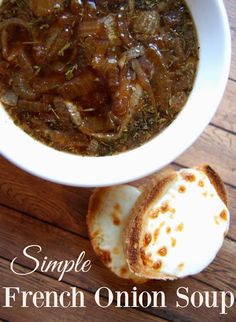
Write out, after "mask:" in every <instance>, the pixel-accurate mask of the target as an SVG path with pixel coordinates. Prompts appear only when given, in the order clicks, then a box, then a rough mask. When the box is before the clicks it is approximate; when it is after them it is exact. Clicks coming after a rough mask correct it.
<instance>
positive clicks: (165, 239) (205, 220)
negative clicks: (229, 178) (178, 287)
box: [124, 165, 230, 280]
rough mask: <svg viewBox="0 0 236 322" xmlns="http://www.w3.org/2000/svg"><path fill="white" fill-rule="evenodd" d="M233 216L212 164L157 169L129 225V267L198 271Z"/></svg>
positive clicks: (171, 274) (181, 273) (153, 274)
mask: <svg viewBox="0 0 236 322" xmlns="http://www.w3.org/2000/svg"><path fill="white" fill-rule="evenodd" d="M229 218H230V215H229V211H228V209H227V196H226V191H225V188H224V184H223V182H222V180H221V179H220V177H219V175H218V174H217V173H216V172H215V171H214V170H213V169H212V168H211V167H210V166H208V165H203V166H200V167H198V168H194V169H183V170H180V171H178V172H176V171H168V172H163V173H161V174H158V175H157V176H156V177H154V179H153V180H152V181H151V182H150V184H149V185H148V186H147V188H146V190H145V191H144V192H143V194H142V195H141V196H140V197H139V199H138V201H137V202H136V205H135V207H134V208H133V209H132V211H131V213H130V218H129V222H128V224H127V226H126V229H125V233H124V234H125V236H124V237H125V238H124V240H125V252H126V257H127V262H128V265H129V268H130V270H131V271H132V272H134V273H135V274H137V275H139V276H141V277H145V278H149V279H164V280H165V279H170V280H174V279H176V278H180V277H185V276H189V275H194V274H197V273H199V272H200V271H202V270H203V269H205V268H206V267H207V266H208V265H209V264H210V263H211V262H212V261H213V259H214V258H215V256H216V254H217V252H218V251H219V249H220V248H221V246H222V243H223V240H224V236H225V235H226V233H227V231H228V228H229Z"/></svg>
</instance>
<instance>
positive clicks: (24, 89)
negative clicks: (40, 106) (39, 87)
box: [12, 73, 39, 100]
mask: <svg viewBox="0 0 236 322" xmlns="http://www.w3.org/2000/svg"><path fill="white" fill-rule="evenodd" d="M12 81H13V83H12V87H13V89H14V91H15V93H16V94H17V95H18V96H19V97H20V98H23V99H26V100H36V99H37V98H38V97H39V95H38V93H36V91H35V90H34V89H32V87H31V86H30V84H29V83H28V82H27V81H26V79H25V78H24V76H23V75H21V74H20V73H18V74H15V75H14V76H13V78H12Z"/></svg>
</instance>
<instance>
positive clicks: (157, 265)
mask: <svg viewBox="0 0 236 322" xmlns="http://www.w3.org/2000/svg"><path fill="white" fill-rule="evenodd" d="M161 266H162V262H161V261H157V262H156V263H154V264H153V265H152V268H153V269H161Z"/></svg>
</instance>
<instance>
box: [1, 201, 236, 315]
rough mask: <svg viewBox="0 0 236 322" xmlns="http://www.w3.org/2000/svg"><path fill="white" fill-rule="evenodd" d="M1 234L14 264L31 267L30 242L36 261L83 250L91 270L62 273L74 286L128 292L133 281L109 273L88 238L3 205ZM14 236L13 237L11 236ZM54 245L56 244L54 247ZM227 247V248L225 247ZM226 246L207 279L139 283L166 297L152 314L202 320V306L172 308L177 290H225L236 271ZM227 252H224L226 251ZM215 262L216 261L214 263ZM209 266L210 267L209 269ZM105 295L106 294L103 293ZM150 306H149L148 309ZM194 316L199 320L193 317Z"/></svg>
mask: <svg viewBox="0 0 236 322" xmlns="http://www.w3.org/2000/svg"><path fill="white" fill-rule="evenodd" d="M0 209H1V210H0V222H1V226H0V235H1V236H2V242H1V243H0V255H1V256H3V257H4V258H6V259H8V260H12V259H13V258H14V257H18V259H17V263H18V264H20V265H23V266H25V267H29V268H31V269H32V268H33V266H32V261H30V260H28V259H27V258H25V257H23V256H22V249H23V248H24V247H25V246H28V245H32V244H34V245H35V244H39V245H40V246H41V247H42V253H40V254H38V255H37V258H38V259H39V260H42V259H43V258H44V256H47V257H48V258H49V259H52V260H58V261H60V260H65V259H68V260H70V259H75V258H76V257H77V256H78V255H79V253H80V252H81V251H83V250H86V258H88V259H91V260H92V270H91V271H90V272H88V273H86V274H81V273H80V274H78V273H77V274H76V273H75V272H69V273H68V274H66V275H65V279H64V281H65V282H67V283H70V284H72V285H75V286H76V285H77V286H79V287H82V288H83V289H88V290H89V291H93V292H94V291H95V290H96V289H98V288H99V287H101V286H108V287H110V288H111V289H112V290H113V291H114V290H116V291H117V290H126V291H128V292H130V291H131V289H132V284H131V283H130V282H127V281H125V280H121V279H119V278H117V277H116V276H115V275H113V274H112V273H110V272H109V271H108V270H107V269H106V268H105V267H103V265H102V264H101V263H100V262H99V261H98V259H97V258H95V256H94V253H93V251H92V249H91V246H90V243H89V241H88V240H86V239H84V238H81V237H77V236H76V235H74V234H71V233H68V232H65V231H62V230H59V229H58V228H56V227H53V226H50V225H48V224H46V223H43V222H41V221H38V220H35V219H33V218H30V217H27V216H25V215H21V214H19V213H17V212H15V211H10V210H8V209H6V208H4V207H1V208H0ZM12 236H14V238H12ZM55 245H56V247H55ZM228 247H229V249H230V250H228ZM228 247H226V248H223V250H222V252H223V253H222V252H221V254H219V258H220V261H221V262H220V263H219V259H217V260H216V261H215V262H214V263H213V264H212V268H211V269H212V270H213V271H214V274H212V276H211V280H210V281H209V272H207V274H206V275H205V273H202V274H201V275H199V276H197V278H199V279H200V280H201V281H198V280H196V279H193V278H186V279H184V280H177V281H175V282H161V281H156V282H154V281H150V282H149V283H147V284H145V285H140V286H138V289H139V291H142V290H146V291H149V292H151V291H153V290H160V291H164V292H165V294H166V298H167V299H168V310H167V309H164V308H163V309H161V308H160V309H158V311H152V310H151V312H152V313H154V312H155V314H158V315H160V316H161V317H163V318H166V319H169V320H176V319H179V320H181V321H182V320H183V321H185V319H186V316H188V318H189V320H190V321H199V320H204V316H205V314H206V313H205V309H204V308H199V309H197V310H195V309H194V308H193V307H188V308H187V309H186V310H179V309H178V308H176V307H175V301H176V290H177V289H178V288H179V287H181V286H185V287H189V289H191V291H192V292H193V291H196V290H199V291H202V292H203V291H204V290H209V291H213V290H215V289H218V287H219V288H220V289H222V290H228V289H229V285H228V277H229V276H231V279H232V278H233V276H234V274H235V267H234V263H233V261H234V257H233V256H232V253H233V254H234V256H235V250H234V249H235V244H232V248H231V244H230V245H228ZM225 252H226V253H225ZM229 255H230V256H229ZM227 257H228V262H227V263H226V264H225V265H224V270H225V274H226V275H225V276H227V282H225V283H224V279H223V278H222V277H221V282H220V283H218V280H219V278H220V274H221V272H219V271H217V270H218V268H219V266H220V265H221V263H222V261H224V258H227ZM216 263H217V264H216ZM209 269H210V268H209ZM46 274H48V275H49V276H51V277H54V278H57V277H58V274H56V273H54V272H48V273H46ZM204 275H205V277H204ZM203 281H204V283H205V282H207V283H208V284H209V282H210V283H211V284H212V285H213V286H212V287H211V286H207V285H206V284H204V283H203ZM231 287H232V290H234V291H235V289H234V285H231ZM104 295H105V294H104ZM149 311H150V309H148V312H149ZM231 311H232V312H231V314H232V315H233V316H235V317H236V307H235V308H234V309H233V308H232V310H231ZM216 312H217V309H216V310H214V309H212V310H209V319H210V320H209V321H214V318H216V314H218V313H216ZM196 317H198V318H199V320H196Z"/></svg>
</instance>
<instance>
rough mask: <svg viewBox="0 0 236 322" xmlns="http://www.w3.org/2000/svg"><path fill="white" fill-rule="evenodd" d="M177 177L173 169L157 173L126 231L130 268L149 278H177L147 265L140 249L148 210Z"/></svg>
mask: <svg viewBox="0 0 236 322" xmlns="http://www.w3.org/2000/svg"><path fill="white" fill-rule="evenodd" d="M176 179H177V174H176V171H174V170H172V169H168V170H165V171H163V172H161V173H158V174H157V175H155V176H154V177H153V178H152V179H151V180H150V182H149V183H148V184H147V185H146V187H145V190H144V191H143V193H142V194H141V196H140V197H139V198H138V200H137V201H136V204H135V205H134V207H133V209H132V210H131V212H130V217H129V220H128V224H127V226H126V229H125V231H124V249H125V254H126V258H127V262H128V266H129V269H130V270H131V271H132V272H133V273H135V274H136V275H138V276H142V277H144V278H149V279H152V278H156V279H163V280H166V279H171V280H174V279H176V277H175V276H171V275H166V274H162V273H160V272H158V270H157V269H154V268H152V267H148V266H145V265H144V264H143V261H142V259H141V251H140V248H141V235H142V222H143V219H144V217H145V214H146V211H147V210H148V209H149V208H150V207H151V206H152V204H153V203H154V202H155V201H156V200H157V199H159V198H161V197H162V196H163V195H164V194H165V192H166V191H167V190H168V188H169V187H170V186H171V185H172V184H173V183H174V182H175V180H176Z"/></svg>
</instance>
